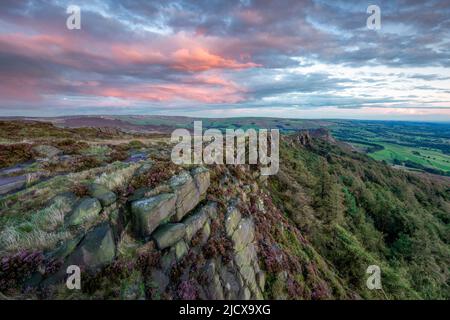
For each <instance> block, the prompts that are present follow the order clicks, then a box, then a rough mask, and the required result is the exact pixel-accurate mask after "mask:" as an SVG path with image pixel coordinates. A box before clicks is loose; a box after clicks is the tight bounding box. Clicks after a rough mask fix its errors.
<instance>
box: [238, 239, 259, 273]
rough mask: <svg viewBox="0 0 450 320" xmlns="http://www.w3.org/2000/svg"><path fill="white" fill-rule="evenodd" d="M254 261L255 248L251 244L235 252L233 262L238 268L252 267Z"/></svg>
mask: <svg viewBox="0 0 450 320" xmlns="http://www.w3.org/2000/svg"><path fill="white" fill-rule="evenodd" d="M255 260H256V248H255V245H254V244H253V243H250V244H249V245H247V246H245V247H244V248H243V249H242V250H240V251H237V252H235V255H234V261H235V262H236V265H237V266H238V267H239V268H242V267H244V266H252V265H253V261H255Z"/></svg>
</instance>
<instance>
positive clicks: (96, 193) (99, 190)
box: [89, 183, 117, 206]
mask: <svg viewBox="0 0 450 320" xmlns="http://www.w3.org/2000/svg"><path fill="white" fill-rule="evenodd" d="M89 194H90V195H91V196H92V197H94V198H97V199H98V200H99V201H100V203H101V204H102V206H109V205H110V204H113V203H114V202H115V201H116V199H117V197H116V194H115V193H114V192H112V191H111V190H109V189H107V188H106V187H104V186H103V185H101V184H97V183H93V184H91V185H90V186H89Z"/></svg>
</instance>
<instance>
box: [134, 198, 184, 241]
mask: <svg viewBox="0 0 450 320" xmlns="http://www.w3.org/2000/svg"><path fill="white" fill-rule="evenodd" d="M175 202H176V197H175V195H174V194H173V193H164V194H161V195H158V196H155V197H151V198H146V199H142V200H138V201H134V202H132V204H131V212H132V221H133V225H134V228H135V230H136V232H137V233H138V234H139V235H140V236H142V237H148V236H150V234H151V233H152V232H153V231H154V230H155V229H156V228H157V227H158V226H159V225H160V224H161V223H162V222H164V221H166V220H169V218H170V217H171V216H172V215H173V214H174V213H175Z"/></svg>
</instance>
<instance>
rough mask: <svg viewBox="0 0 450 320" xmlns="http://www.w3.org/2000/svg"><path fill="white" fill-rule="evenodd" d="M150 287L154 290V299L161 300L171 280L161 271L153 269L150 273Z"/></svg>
mask: <svg viewBox="0 0 450 320" xmlns="http://www.w3.org/2000/svg"><path fill="white" fill-rule="evenodd" d="M149 282H150V283H149V286H150V287H151V288H153V289H155V290H154V292H153V294H152V299H159V298H160V297H161V294H162V293H163V292H164V291H166V288H167V286H168V285H169V282H170V279H169V277H168V276H167V275H166V274H165V273H164V272H162V271H161V270H159V269H152V270H151V271H150V280H149Z"/></svg>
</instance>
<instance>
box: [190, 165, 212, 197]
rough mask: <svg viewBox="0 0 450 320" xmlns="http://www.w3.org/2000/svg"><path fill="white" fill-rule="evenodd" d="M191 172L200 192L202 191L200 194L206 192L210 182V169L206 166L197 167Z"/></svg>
mask: <svg viewBox="0 0 450 320" xmlns="http://www.w3.org/2000/svg"><path fill="white" fill-rule="evenodd" d="M191 173H192V176H193V177H194V181H195V185H196V186H197V189H198V192H199V193H200V195H203V194H205V193H206V190H208V187H209V183H210V176H209V170H208V169H206V168H205V167H197V168H195V169H192V171H191Z"/></svg>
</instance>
